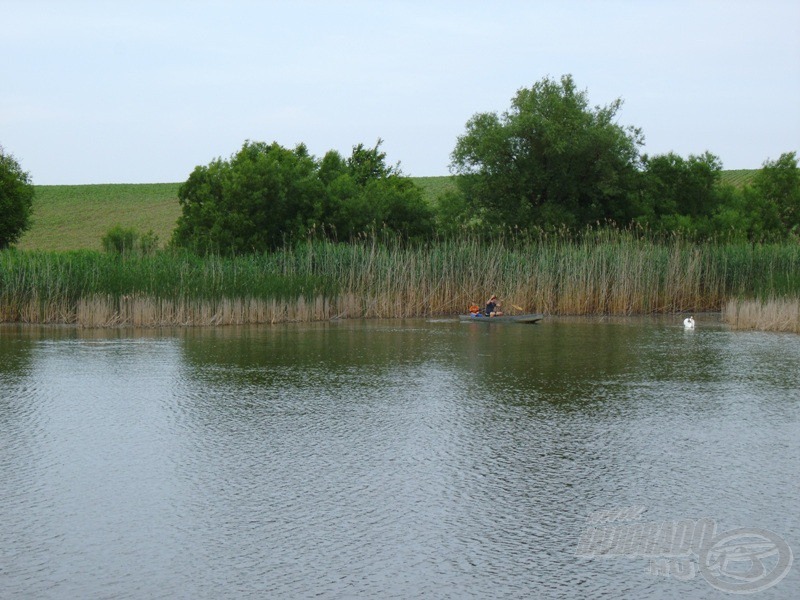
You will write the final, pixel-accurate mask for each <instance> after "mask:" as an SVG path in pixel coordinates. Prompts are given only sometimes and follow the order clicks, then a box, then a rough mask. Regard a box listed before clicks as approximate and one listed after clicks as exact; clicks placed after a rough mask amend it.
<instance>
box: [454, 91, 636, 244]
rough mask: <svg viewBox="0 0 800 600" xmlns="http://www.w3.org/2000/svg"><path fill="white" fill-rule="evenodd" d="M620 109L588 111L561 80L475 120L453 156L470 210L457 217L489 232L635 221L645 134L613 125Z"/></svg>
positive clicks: (581, 94)
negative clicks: (640, 151) (639, 162)
mask: <svg viewBox="0 0 800 600" xmlns="http://www.w3.org/2000/svg"><path fill="white" fill-rule="evenodd" d="M621 106H622V101H621V100H619V99H617V100H615V101H613V102H612V103H611V104H609V105H608V106H605V107H600V106H598V107H594V108H591V107H590V106H589V100H588V97H587V93H586V92H585V91H580V90H578V89H577V88H576V86H575V82H574V81H573V79H572V77H571V76H570V75H565V76H563V77H562V78H561V79H560V81H554V80H552V79H549V78H545V79H543V80H541V81H539V82H537V83H535V84H534V85H533V86H532V87H531V88H530V89H525V88H523V89H520V90H519V91H518V92H517V94H516V96H515V97H514V98H513V99H512V102H511V108H510V109H509V110H508V111H506V112H504V113H503V114H502V115H498V114H496V113H479V114H476V115H475V116H473V117H472V118H471V119H470V120H469V121H468V122H467V126H466V133H465V134H464V135H462V136H460V137H459V138H458V141H457V143H456V147H455V149H454V150H453V153H452V163H451V169H452V170H453V171H454V172H455V173H456V174H458V175H460V177H459V178H458V183H459V187H460V188H461V191H462V193H463V194H464V203H465V206H466V207H467V210H468V212H469V214H468V215H467V216H466V218H464V219H462V220H464V221H471V222H473V223H474V222H479V223H481V224H482V226H484V227H486V228H489V229H491V228H496V227H498V226H500V227H513V226H516V227H537V226H540V227H550V226H558V225H564V224H566V225H567V226H569V227H580V226H583V225H586V224H588V223H592V222H594V221H597V220H605V219H613V220H615V221H617V222H620V223H627V222H629V221H631V220H632V219H633V218H634V217H636V216H638V214H639V212H640V208H639V207H638V206H637V195H636V194H635V189H636V185H637V180H638V171H637V168H638V160H639V147H640V146H641V145H642V143H643V136H642V134H641V132H640V130H638V129H636V128H633V127H628V128H624V127H622V126H620V125H618V124H617V123H616V117H617V113H618V112H619V110H620V108H621ZM450 206H452V203H451V204H450Z"/></svg>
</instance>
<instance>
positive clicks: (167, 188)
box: [17, 170, 756, 250]
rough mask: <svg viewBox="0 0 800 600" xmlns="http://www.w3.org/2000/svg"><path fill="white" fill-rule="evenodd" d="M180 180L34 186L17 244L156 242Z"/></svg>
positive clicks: (427, 187)
mask: <svg viewBox="0 0 800 600" xmlns="http://www.w3.org/2000/svg"><path fill="white" fill-rule="evenodd" d="M755 172H756V171H755V170H738V171H723V173H722V181H723V183H728V184H731V185H736V186H741V185H744V184H745V183H746V182H747V181H749V180H750V178H751V177H752V176H753V174H754V173H755ZM412 179H414V181H415V182H416V183H417V184H418V185H419V186H420V187H421V188H422V189H423V192H424V194H425V197H426V199H427V200H428V201H430V202H433V201H434V200H435V198H436V197H437V196H439V194H441V193H442V192H444V191H446V190H447V189H450V188H453V187H455V184H454V182H453V178H452V177H447V176H445V177H414V178H412ZM179 187H180V183H141V184H104V185H38V186H36V196H35V198H34V203H33V225H32V226H31V228H30V229H29V230H28V231H27V232H26V233H25V235H24V236H23V237H22V239H21V240H20V242H19V244H18V245H17V246H18V247H19V248H21V249H26V250H33V249H36V250H77V249H83V248H88V249H99V248H100V238H102V237H103V235H105V233H106V232H107V231H108V230H109V229H111V228H112V227H113V226H114V225H118V224H119V225H122V226H124V227H133V228H135V229H136V230H138V231H140V232H142V233H144V232H147V231H149V230H152V231H153V232H154V233H155V234H156V235H158V238H159V240H160V241H161V243H162V244H164V243H166V242H167V241H168V240H169V238H170V236H171V235H172V230H173V229H174V228H175V223H176V221H177V219H178V217H179V216H180V213H181V210H180V206H179V205H178V188H179Z"/></svg>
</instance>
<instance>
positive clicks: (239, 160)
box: [173, 142, 323, 254]
mask: <svg viewBox="0 0 800 600" xmlns="http://www.w3.org/2000/svg"><path fill="white" fill-rule="evenodd" d="M316 171H317V165H316V163H315V161H314V159H313V158H312V157H311V156H310V155H309V153H308V150H307V149H306V147H305V146H304V145H302V144H300V145H298V146H297V147H296V148H295V149H294V150H287V149H285V148H283V147H281V146H280V145H278V144H277V143H272V144H269V145H268V144H265V143H262V142H245V144H244V145H243V146H242V149H241V150H240V151H239V152H238V153H237V154H235V155H234V156H232V157H231V159H230V160H229V161H223V160H221V159H217V160H215V161H213V162H211V163H210V164H209V165H208V166H198V167H196V168H195V170H194V171H193V172H192V173H191V175H190V176H189V179H188V180H187V181H186V183H184V184H183V185H182V186H181V187H180V188H179V190H178V200H179V202H180V204H181V208H182V209H183V212H182V214H181V216H180V217H179V219H178V226H177V228H176V230H175V233H174V238H173V240H174V242H175V243H176V244H177V245H179V246H185V247H189V248H192V249H194V250H196V251H198V252H201V253H208V252H222V253H226V254H239V253H244V252H262V251H264V250H270V249H274V248H277V247H278V246H280V245H281V244H284V243H286V242H287V241H292V240H295V239H297V238H299V237H300V236H302V235H303V233H304V232H305V230H306V228H307V226H308V225H309V224H310V222H311V220H312V210H313V206H314V200H315V198H316V197H318V196H320V195H321V194H322V191H323V186H322V184H321V182H320V180H319V178H318V177H317V173H316Z"/></svg>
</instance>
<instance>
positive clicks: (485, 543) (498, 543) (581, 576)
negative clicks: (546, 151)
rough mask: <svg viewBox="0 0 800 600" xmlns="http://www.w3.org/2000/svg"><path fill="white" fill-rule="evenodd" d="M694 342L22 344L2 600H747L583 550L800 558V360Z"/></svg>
mask: <svg viewBox="0 0 800 600" xmlns="http://www.w3.org/2000/svg"><path fill="white" fill-rule="evenodd" d="M679 323H680V319H678V318H671V317H670V318H663V319H638V318H637V319H627V320H560V321H559V320H552V319H551V320H548V321H545V322H543V323H542V324H540V325H535V326H527V325H500V324H494V325H484V324H476V323H466V324H461V323H457V322H448V321H439V322H437V321H424V320H412V321H350V322H338V323H323V324H303V325H281V326H271V327H248V328H219V329H186V330H167V331H149V332H148V331H144V332H134V331H125V330H122V331H118V330H113V331H87V330H78V329H70V328H25V327H20V326H4V327H2V328H0V598H23V597H24V598H267V597H277V598H307V597H325V598H328V597H331V598H352V597H375V598H417V597H431V598H523V597H541V598H717V597H719V598H729V597H731V596H730V594H728V593H726V592H725V591H724V590H725V585H738V584H736V583H735V582H734V583H733V584H731V581H733V580H731V579H727V580H726V581H727V583H725V582H724V581H723V580H722V579H713V578H712V581H711V583H710V581H709V579H708V578H707V577H704V575H703V574H702V573H701V572H699V571H697V572H693V571H692V569H695V568H696V567H697V565H699V564H700V562H702V557H700V558H698V556H697V553H695V554H694V555H685V556H682V557H677V558H675V557H673V558H672V559H670V558H669V557H662V558H660V559H659V558H658V557H656V558H653V557H652V556H644V554H643V552H644V551H643V549H642V547H641V545H639V546H636V545H635V544H634V545H633V546H630V547H629V548H628V552H627V555H625V556H622V555H620V552H614V551H613V550H612V551H610V552H606V555H604V556H601V555H598V554H602V552H598V549H599V548H600V546H602V544H600V545H598V544H597V543H595V542H596V539H597V538H594V539H595V542H592V543H591V544H589V545H588V546H587V545H586V540H590V539H592V538H591V535H590V533H591V531H592V528H598V527H606V528H607V529H614V528H616V529H615V530H616V531H622V530H623V529H625V528H626V527H627V528H628V529H630V526H631V525H635V524H637V523H656V524H658V523H672V522H675V521H681V520H684V521H685V520H689V522H694V520H696V519H700V518H709V519H712V520H713V522H714V523H715V527H716V533H717V534H720V533H721V532H724V531H727V530H734V529H736V528H750V529H753V528H756V529H757V530H758V531H761V530H768V531H769V532H772V533H773V534H774V536H777V537H778V538H780V540H782V541H783V542H784V543H785V545H786V547H788V548H790V549H791V550H793V551H794V552H795V554H796V553H799V552H800V336H791V335H779V334H762V333H733V332H730V331H727V330H726V329H725V328H724V327H723V326H722V325H719V324H718V323H717V322H716V319H715V318H714V317H707V318H706V319H705V320H703V319H700V320H699V323H698V329H697V330H695V331H684V330H683V329H682V328H681V327H679V326H678V325H679ZM637 507H638V508H637ZM626 508H627V509H629V510H628V511H627V512H623V513H620V514H617V513H615V512H614V511H617V510H619V509H626ZM597 511H611V512H610V513H604V514H605V518H599V519H598V513H597ZM590 515H594V516H593V520H592V521H591V522H590V519H589V517H590ZM613 515H616V517H614V516H613ZM605 521H610V523H605ZM587 531H589V532H590V533H589V534H587ZM587 536H588V537H587ZM774 536H773V539H774ZM582 539H583V540H584V545H583V546H581V542H580V540H582ZM715 539H716V538H715ZM761 541H763V539H762V540H761ZM739 542H741V540H739ZM741 545H742V544H739V545H738V546H737V548H738V549H739V550H741V548H739V546H741ZM767 545H768V544H767ZM587 548H588V551H587ZM617 549H619V547H617ZM729 556H730V555H729ZM734 558H735V557H734ZM739 558H740V559H741V556H740V557H739ZM781 558H782V559H786V558H787V557H786V549H785V548H784V549H783V550H781V551H780V552H778V553H777V554H776V553H775V552H772V557H771V558H769V557H768V558H762V559H758V558H756V559H753V558H752V557H751V559H750V560H749V562H748V561H747V560H744V561H743V562H742V560H739V567H741V566H742V565H744V566H745V567H748V569H746V571H747V572H746V573H745V574H744V576H743V577H744V579H746V580H747V581H753V580H757V579H758V578H759V577H761V579H762V582H764V583H766V584H769V580H768V577H769V575H763V574H761V575H759V574H758V573H757V572H756V571H757V567H759V565H766V568H767V570H769V569H770V568H771V567H774V568H772V571H771V573H772V576H773V577H775V573H776V569H778V567H780V565H779V564H777V561H779V559H781ZM673 559H674V560H673ZM659 560H660V562H659ZM770 560H771V561H772V563H770ZM670 561H672V562H670ZM678 562H679V563H680V564H677V563H678ZM784 562H785V560H784ZM718 564H721V563H718ZM671 565H672V566H671ZM726 565H727V566H726V568H728V573H730V572H732V571H733V570H735V567H731V566H730V564H728V563H726ZM673 566H674V567H678V566H679V567H681V568H682V569H683V571H680V572H679V570H674V571H671V570H670V569H671V568H673ZM687 568H688V569H689V571H688V575H686V574H687V571H686V569H687ZM754 569H755V570H754ZM740 570H741V569H740ZM680 573H683V575H684V577H678V575H680ZM740 581H741V578H740ZM714 583H715V584H716V585H714ZM720 585H721V586H722V587H720ZM798 589H800V575H798V565H797V564H794V565H793V566H791V567H790V568H789V570H788V574H787V575H785V577H783V578H782V579H780V580H779V581H777V583H775V584H774V585H771V586H768V587H767V588H766V589H765V590H763V591H760V592H758V593H756V594H754V595H753V596H752V597H756V598H791V597H796V596H795V594H796V593H797V592H796V591H797V590H798Z"/></svg>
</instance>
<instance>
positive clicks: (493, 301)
mask: <svg viewBox="0 0 800 600" xmlns="http://www.w3.org/2000/svg"><path fill="white" fill-rule="evenodd" d="M485 312H486V316H487V317H502V316H503V311H501V310H500V301H499V300H498V299H497V296H495V295H494V294H492V297H491V298H489V301H488V302H487V303H486V311H485Z"/></svg>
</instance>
